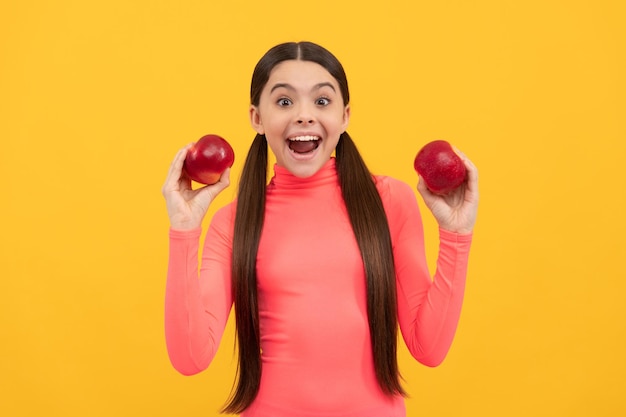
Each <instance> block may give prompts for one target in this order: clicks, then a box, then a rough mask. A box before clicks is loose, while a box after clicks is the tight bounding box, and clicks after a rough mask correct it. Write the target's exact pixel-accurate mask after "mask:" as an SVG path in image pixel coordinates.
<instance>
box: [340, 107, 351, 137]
mask: <svg viewBox="0 0 626 417" xmlns="http://www.w3.org/2000/svg"><path fill="white" fill-rule="evenodd" d="M349 122H350V105H349V104H348V105H347V106H346V107H345V108H344V109H343V123H342V124H341V129H342V130H343V131H344V132H345V131H346V130H348V123H349Z"/></svg>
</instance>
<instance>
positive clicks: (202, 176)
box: [183, 135, 235, 184]
mask: <svg viewBox="0 0 626 417" xmlns="http://www.w3.org/2000/svg"><path fill="white" fill-rule="evenodd" d="M234 161H235V152H234V151H233V148H232V147H231V146H230V144H229V143H228V142H226V140H225V139H224V138H222V137H220V136H218V135H205V136H203V137H201V138H200V139H198V141H197V142H196V143H194V144H193V145H192V147H191V149H189V151H188V152H187V157H186V158H185V164H184V166H183V168H184V170H185V172H186V173H187V175H188V176H189V178H191V179H192V180H194V181H195V182H199V183H200V184H215V183H216V182H217V181H219V179H220V176H221V175H222V173H223V172H224V171H225V170H226V168H229V167H231V166H233V162H234Z"/></svg>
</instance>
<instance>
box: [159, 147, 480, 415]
mask: <svg viewBox="0 0 626 417" xmlns="http://www.w3.org/2000/svg"><path fill="white" fill-rule="evenodd" d="M375 180H376V185H377V188H378V191H379V193H380V195H381V197H382V201H383V204H384V207H385V211H386V213H387V216H388V221H389V227H390V231H391V239H392V244H393V252H394V261H395V267H396V282H397V297H398V320H399V325H400V330H401V333H402V336H403V339H404V341H405V343H406V345H407V347H408V349H409V351H410V352H411V353H412V355H413V356H414V357H415V359H416V360H418V361H419V362H421V363H422V364H425V365H427V366H436V365H438V364H439V363H441V361H442V360H443V359H444V357H445V356H446V354H447V352H448V350H449V348H450V345H451V343H452V339H453V337H454V334H455V331H456V327H457V323H458V320H459V316H460V312H461V304H462V301H463V294H464V288H465V277H466V271H467V262H468V254H469V249H470V244H471V235H459V234H455V233H451V232H448V231H446V230H443V229H440V231H439V236H440V239H439V241H440V242H439V243H440V244H439V256H438V260H437V268H436V272H435V274H434V277H433V278H432V279H431V275H430V273H429V270H428V266H427V263H426V256H425V251H424V238H423V229H422V222H421V217H420V213H419V211H418V205H417V201H416V199H415V194H414V193H413V190H412V189H411V188H410V187H409V186H408V185H407V184H405V183H403V182H400V181H398V180H395V179H392V178H390V177H383V176H377V177H375ZM235 204H236V203H231V204H229V205H227V206H225V207H223V208H221V209H220V210H219V211H218V212H217V213H216V214H215V215H214V216H213V218H212V220H211V224H210V226H209V230H208V231H207V234H206V239H205V242H204V247H203V249H202V262H201V267H200V270H199V272H198V252H199V246H200V235H201V230H200V229H197V230H191V231H179V230H174V229H170V254H169V267H168V276H167V287H166V299H165V331H166V342H167V348H168V352H169V356H170V360H171V362H172V364H173V366H174V367H175V368H176V369H177V370H178V371H179V372H181V373H182V374H185V375H190V374H195V373H198V372H201V371H203V370H204V369H206V368H207V367H208V366H209V364H210V362H211V360H212V359H213V357H214V355H215V353H216V351H217V349H218V346H219V343H220V339H221V336H222V333H223V330H224V327H225V325H226V321H227V318H228V315H229V313H230V310H231V306H232V298H231V282H230V281H231V275H230V267H231V242H232V235H233V223H234V211H235V209H234V205H235ZM257 275H258V276H257V280H258V296H259V316H260V332H261V349H262V367H263V370H262V377H261V385H260V390H259V393H258V395H257V397H256V399H255V401H254V402H253V403H252V405H251V406H250V407H249V408H248V409H247V410H246V411H245V412H244V413H243V414H242V416H245V417H357V416H358V417H401V416H405V406H404V400H403V398H402V397H399V396H394V397H390V396H388V395H385V394H384V393H383V392H382V391H381V389H380V388H379V385H378V383H377V381H376V376H375V373H374V367H373V358H372V352H371V347H370V346H371V345H370V333H369V327H368V320H367V305H366V304H367V303H366V285H365V275H364V270H363V263H362V260H361V256H360V252H359V249H358V246H357V243H356V240H355V238H354V234H353V232H352V228H351V226H350V221H349V219H348V215H347V211H346V209H345V205H344V202H343V198H342V195H341V189H340V187H339V184H338V179H337V173H336V170H335V160H334V159H331V160H330V161H329V162H328V163H326V164H325V165H324V167H323V168H322V169H321V170H320V171H318V172H317V173H316V174H315V175H313V176H312V177H309V178H297V177H294V176H293V175H291V174H290V173H289V172H288V171H287V170H285V169H284V168H282V167H280V166H276V167H275V169H274V177H273V178H272V180H271V181H270V184H269V185H268V188H267V200H266V212H265V223H264V226H263V233H262V236H261V241H260V247H259V251H258V257H257Z"/></svg>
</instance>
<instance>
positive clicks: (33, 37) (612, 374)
mask: <svg viewBox="0 0 626 417" xmlns="http://www.w3.org/2000/svg"><path fill="white" fill-rule="evenodd" d="M624 4H625V3H624V2H623V1H620V0H615V1H608V0H588V1H582V0H569V1H565V0H561V1H549V0H548V1H543V0H541V1H540V0H529V1H513V0H510V1H496V0H491V1H489V0H477V1H466V0H447V1H409V0H406V1H398V0H387V1H380V2H374V3H363V2H361V1H346V2H338V1H334V0H333V1H328V0H320V1H316V2H292V1H284V0H277V1H271V2H247V1H241V0H235V1H223V2H218V1H208V0H207V1H199V0H196V1H179V2H173V1H147V0H140V1H121V0H110V1H106V2H104V1H78V0H74V1H72V0H60V1H44V0H26V1H19V2H17V1H13V2H3V3H2V4H1V5H0V138H1V141H2V142H1V143H2V146H1V148H0V192H1V193H2V197H1V199H2V200H1V204H0V220H1V221H2V229H1V232H0V261H1V264H0V267H1V269H0V271H1V274H2V276H1V280H0V331H1V332H2V342H1V343H0V415H2V416H138V415H139V416H179V415H180V416H188V417H191V416H203V417H208V416H216V415H218V414H217V410H218V408H219V407H220V406H221V405H222V404H223V403H224V401H225V400H226V398H227V396H228V393H229V391H230V388H231V384H232V381H233V377H234V366H235V360H234V356H233V330H232V323H230V324H229V327H228V329H227V333H226V336H225V338H224V340H223V344H222V346H221V348H220V351H219V353H218V356H217V357H216V359H215V361H214V363H213V364H212V365H211V367H210V368H209V370H208V371H206V372H204V373H202V374H200V375H198V376H194V377H183V376H181V375H178V374H177V373H176V372H175V371H174V370H173V368H172V367H171V366H170V364H169V362H168V359H167V354H166V351H165V343H164V338H163V319H162V315H163V313H162V311H163V297H164V289H165V272H166V264H167V228H168V221H167V216H166V212H165V205H164V201H163V198H162V196H161V194H160V188H161V184H162V182H163V180H164V178H165V175H166V173H167V169H168V166H169V163H170V161H171V159H172V157H173V156H174V154H175V152H176V151H177V149H179V148H180V147H182V146H184V145H185V144H187V143H188V142H191V141H194V140H196V139H198V138H199V137H200V136H202V135H203V134H205V133H218V134H221V135H223V136H224V137H226V138H227V139H228V140H229V141H230V142H231V143H232V145H233V147H234V148H235V151H236V154H237V160H236V162H235V165H234V171H233V182H234V183H235V184H236V183H237V178H238V175H239V172H240V169H241V166H242V162H243V160H244V157H245V153H246V151H247V147H248V144H249V142H250V141H251V139H252V137H253V134H254V132H253V131H252V129H251V128H250V126H249V123H248V115H247V111H248V88H249V81H250V75H251V73H252V69H253V66H254V64H255V63H256V61H257V60H258V59H259V58H260V56H261V55H262V54H263V53H264V52H265V51H266V50H267V49H268V48H269V47H271V46H273V45H274V44H276V43H279V42H283V41H289V40H311V41H314V42H318V43H320V44H322V45H324V46H326V47H327V48H329V49H330V50H331V51H333V52H334V53H335V54H336V55H337V56H338V57H339V59H340V60H341V61H342V62H343V64H344V66H345V68H346V71H347V73H348V77H349V81H350V87H351V92H352V120H351V125H350V127H349V131H350V133H351V135H352V136H353V137H354V138H355V140H356V141H357V143H358V145H359V147H360V149H361V151H362V153H363V155H364V157H365V159H366V160H367V162H368V163H369V164H370V167H371V169H372V170H373V171H374V172H376V173H381V174H387V175H391V176H394V177H397V178H400V179H402V180H404V181H406V182H407V183H409V184H412V185H414V184H415V183H416V175H415V173H414V171H413V167H412V163H413V157H414V155H415V153H416V152H417V150H418V149H419V147H421V145H423V144H424V143H426V142H427V141H430V140H433V139H446V140H449V141H450V142H452V143H454V144H455V145H456V146H457V147H458V148H460V149H461V150H462V151H464V152H465V153H466V154H467V155H468V156H469V157H470V158H471V159H472V160H473V161H474V162H475V163H476V165H477V166H478V167H479V170H480V187H481V193H482V194H481V206H480V212H479V219H478V224H477V227H476V231H475V241H474V246H473V249H472V255H471V261H470V271H469V277H468V286H467V296H466V301H465V305H464V310H463V314H462V318H461V322H460V326H459V330H458V333H457V337H456V339H455V342H454V344H453V346H452V349H451V351H450V354H449V356H448V358H447V359H446V361H445V362H444V364H443V365H442V366H440V367H439V368H435V369H429V368H425V367H424V366H422V365H419V364H417V363H416V362H414V361H413V360H412V359H410V358H409V356H408V354H407V353H406V350H405V349H404V347H403V348H402V351H401V353H400V361H401V362H400V365H401V369H402V372H403V375H404V377H405V379H406V388H407V390H408V392H409V393H410V394H411V398H410V399H408V400H407V408H408V413H409V415H410V416H453V415H464V416H530V415H532V416H616V415H623V414H624V413H626V403H625V402H624V393H625V392H626V383H625V379H624V375H626V360H625V359H624V352H626V331H625V330H626V307H625V305H626V304H625V303H624V300H623V299H624V297H625V296H626V284H625V278H626V274H625V273H624V259H626V245H625V244H624V235H625V234H626V227H625V223H626V222H625V221H624V212H625V201H626V193H625V191H624V180H625V179H626V175H624V170H625V167H626V161H625V157H626V145H625V142H626V140H625V139H626V135H625V133H626V129H625V127H624V126H625V124H624V118H625V116H626V103H625V101H624V97H626V86H625V81H624V79H625V77H624V74H625V73H626V68H625V65H624V64H625V58H624V57H625V53H626V43H625V39H626V35H625V30H624V20H625V19H626V7H625V6H624ZM234 190H235V187H234V186H233V187H231V188H229V189H228V190H227V191H225V192H224V193H223V194H222V195H221V196H220V199H219V200H218V201H217V202H216V204H215V206H214V207H213V208H212V209H211V213H213V212H214V210H215V208H216V207H218V206H221V205H223V204H225V203H227V202H228V201H230V200H231V199H232V198H233V196H234ZM420 204H421V201H420ZM422 208H423V210H424V222H425V224H426V241H427V245H428V256H429V262H430V263H431V265H434V260H435V256H436V248H437V234H436V228H435V225H434V223H433V220H432V219H431V217H430V216H429V213H427V212H426V209H425V208H424V207H423V205H422ZM209 217H210V215H209ZM207 220H208V219H207ZM294 383H297V380H295V381H294Z"/></svg>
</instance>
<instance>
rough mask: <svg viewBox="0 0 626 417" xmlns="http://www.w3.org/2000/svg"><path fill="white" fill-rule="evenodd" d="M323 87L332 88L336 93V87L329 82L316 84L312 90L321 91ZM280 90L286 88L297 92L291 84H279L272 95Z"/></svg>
mask: <svg viewBox="0 0 626 417" xmlns="http://www.w3.org/2000/svg"><path fill="white" fill-rule="evenodd" d="M323 87H330V88H331V89H332V90H333V91H335V92H336V90H335V86H333V85H332V84H331V83H329V82H323V83H318V84H315V85H314V86H313V88H312V89H311V90H319V89H320V88H323ZM279 88H286V89H287V90H292V91H295V88H294V87H293V86H292V85H291V84H288V83H277V84H274V86H273V87H272V89H271V90H270V93H272V92H273V91H274V90H276V89H279Z"/></svg>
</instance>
